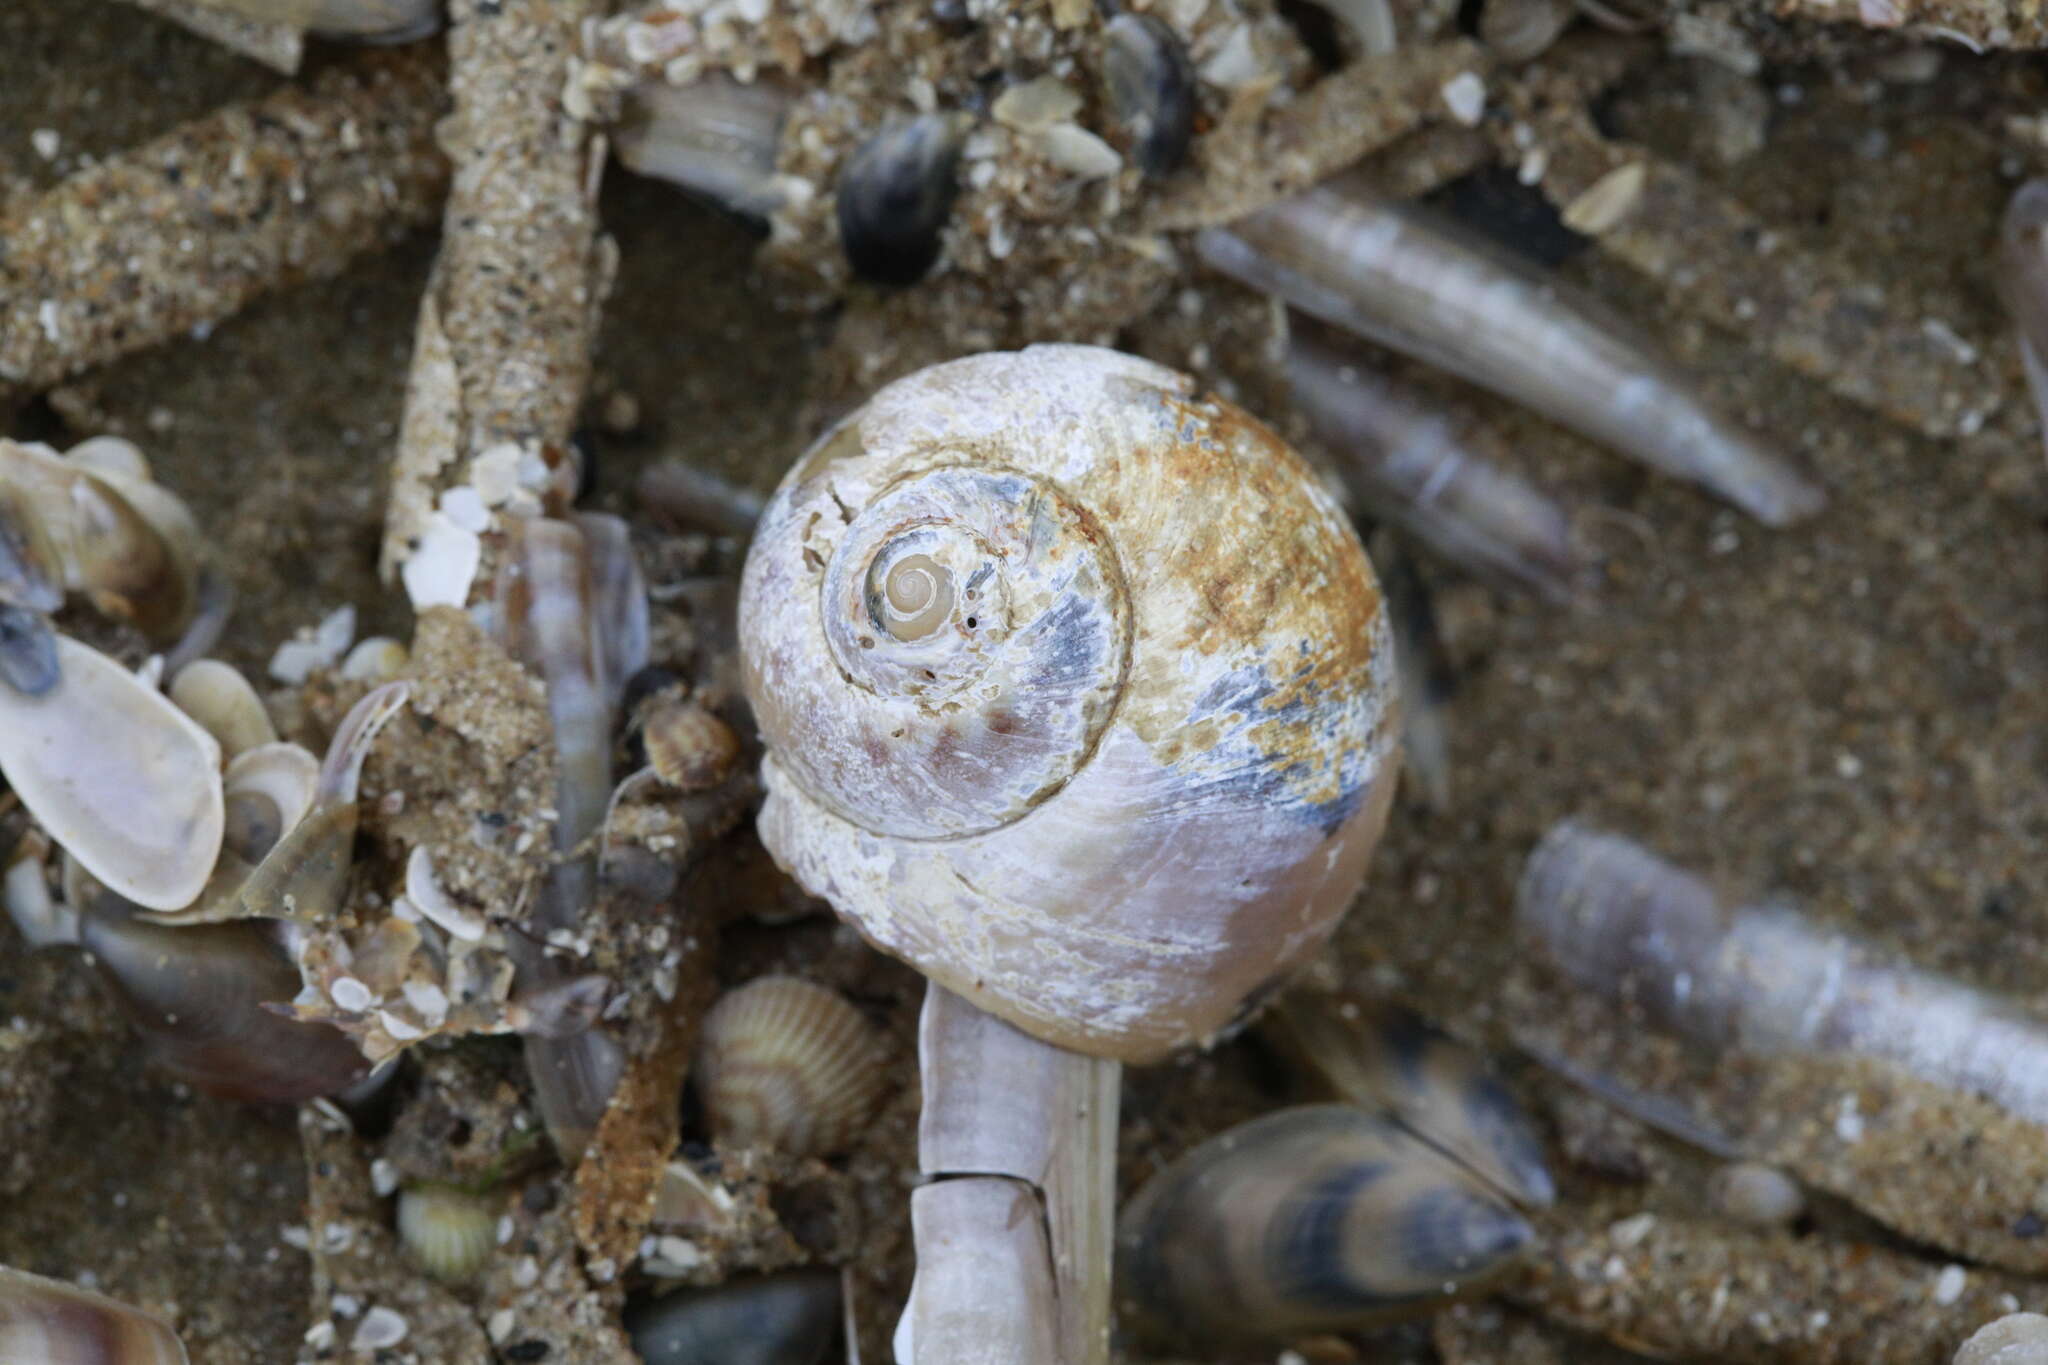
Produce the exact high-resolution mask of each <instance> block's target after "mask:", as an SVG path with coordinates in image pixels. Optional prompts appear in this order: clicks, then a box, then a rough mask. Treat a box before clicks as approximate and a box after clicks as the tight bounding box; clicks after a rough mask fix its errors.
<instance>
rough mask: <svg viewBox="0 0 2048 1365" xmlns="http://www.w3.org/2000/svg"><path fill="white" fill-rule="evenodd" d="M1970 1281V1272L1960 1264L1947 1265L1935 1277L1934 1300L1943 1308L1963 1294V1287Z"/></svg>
mask: <svg viewBox="0 0 2048 1365" xmlns="http://www.w3.org/2000/svg"><path fill="white" fill-rule="evenodd" d="M1969 1282H1970V1275H1969V1272H1968V1271H1966V1270H1964V1269H1963V1268H1962V1267H1961V1266H1959V1265H1945V1266H1943V1267H1942V1268H1941V1273H1940V1274H1939V1275H1936V1276H1935V1277H1934V1301H1935V1302H1936V1303H1938V1304H1940V1305H1941V1306H1942V1307H1943V1308H1946V1307H1948V1306H1949V1305H1950V1304H1952V1303H1954V1302H1955V1301H1956V1300H1957V1299H1960V1298H1961V1297H1962V1296H1963V1289H1964V1286H1966V1285H1967V1284H1968V1283H1969Z"/></svg>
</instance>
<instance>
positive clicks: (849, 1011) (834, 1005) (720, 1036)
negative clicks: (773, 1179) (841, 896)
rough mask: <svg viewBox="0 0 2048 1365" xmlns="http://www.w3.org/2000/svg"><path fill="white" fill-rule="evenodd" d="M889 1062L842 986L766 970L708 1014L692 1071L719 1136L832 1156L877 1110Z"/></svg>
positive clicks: (797, 1152)
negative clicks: (833, 987)
mask: <svg viewBox="0 0 2048 1365" xmlns="http://www.w3.org/2000/svg"><path fill="white" fill-rule="evenodd" d="M887 1061H888V1048H887V1045H886V1044H885V1043H884V1041H883V1039H882V1037H881V1035H880V1034H879V1033H877V1032H876V1030H875V1027H874V1025H872V1024H870V1023H869V1022H868V1020H867V1016H865V1015H863V1014H862V1013H861V1012H860V1011H859V1010H857V1009H855V1008H854V1007H853V1006H852V1005H850V1004H848V1003H847V1002H846V1001H845V1000H844V999H842V998H841V997H840V996H839V995H838V994H837V993H836V992H834V991H831V990H829V989H827V988H826V987H824V986H819V985H815V984H813V983H812V982H809V981H804V980H801V979H800V978H797V977H793V976H765V977H762V978H760V979H759V980H757V981H750V982H748V983H747V984H746V985H744V986H742V987H740V988H739V989H738V990H736V991H731V992H728V993H727V994H726V995H725V996H723V997H722V998H721V999H720V1000H719V1002H718V1003H717V1004H716V1005H714V1006H712V1007H711V1012H710V1013H709V1014H707V1015H705V1017H704V1027H703V1030H702V1031H701V1032H700V1033H699V1035H698V1038H697V1055H696V1060H695V1063H694V1074H695V1076H696V1080H697V1091H698V1094H699V1095H700V1096H701V1097H702V1099H703V1101H704V1112H705V1115H706V1116H707V1117H708V1118H709V1119H710V1122H711V1133H712V1136H713V1137H715V1138H717V1139H718V1141H720V1142H721V1143H725V1144H727V1145H729V1146H733V1147H772V1148H774V1149H775V1150H777V1151H781V1152H787V1153H789V1154H790V1155H791V1156H829V1155H831V1154H832V1153H834V1152H838V1151H842V1150H844V1149H845V1148H846V1147H847V1146H848V1145H850V1144H851V1143H852V1141H853V1139H854V1138H855V1136H856V1135H858V1134H859V1132H860V1130H861V1129H862V1127H864V1126H865V1125H866V1124H867V1122H868V1121H869V1120H870V1119H871V1118H873V1116H874V1112H875V1105H876V1102H877V1101H878V1100H880V1099H881V1096H882V1091H883V1090H884V1088H885V1087H886V1086H887V1084H888V1080H889V1072H888V1066H887Z"/></svg>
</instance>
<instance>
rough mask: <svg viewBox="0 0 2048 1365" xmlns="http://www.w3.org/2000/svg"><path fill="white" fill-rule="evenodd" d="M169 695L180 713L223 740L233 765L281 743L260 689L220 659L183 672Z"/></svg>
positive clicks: (196, 663) (224, 751)
mask: <svg viewBox="0 0 2048 1365" xmlns="http://www.w3.org/2000/svg"><path fill="white" fill-rule="evenodd" d="M169 692H170V698H171V700H172V701H173V702H176V703H177V706H178V709H179V710H180V711H183V712H184V713H185V714H186V715H188V716H190V717H192V719H194V720H196V721H198V722H199V723H200V724H201V725H204V726H205V727H206V731H207V733H208V734H210V735H212V736H213V737H214V738H215V739H217V740H219V741H220V749H221V753H222V754H223V755H224V756H225V757H226V758H227V759H228V760H229V761H231V762H232V761H233V759H234V758H235V756H236V755H237V754H240V753H242V752H243V751H244V750H247V749H253V748H255V747H256V746H257V745H259V744H272V743H275V742H276V741H277V730H276V728H275V727H273V726H272V725H271V723H270V713H269V712H268V711H266V710H264V709H263V699H262V698H261V697H258V696H257V695H256V689H255V688H253V687H251V686H250V685H249V680H248V679H247V678H245V677H243V676H242V675H241V674H240V673H239V672H237V671H236V670H235V669H233V668H231V667H229V666H228V665H227V664H224V663H222V662H221V661H220V660H218V659H198V660H195V661H194V662H192V663H189V664H187V665H186V666H185V667H183V668H181V669H179V670H178V676H177V677H175V678H173V679H171V685H170V688H169Z"/></svg>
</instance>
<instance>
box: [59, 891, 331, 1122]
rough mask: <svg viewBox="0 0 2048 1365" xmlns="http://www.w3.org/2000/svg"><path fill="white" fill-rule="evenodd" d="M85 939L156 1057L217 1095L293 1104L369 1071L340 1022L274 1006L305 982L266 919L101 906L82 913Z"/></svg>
mask: <svg viewBox="0 0 2048 1365" xmlns="http://www.w3.org/2000/svg"><path fill="white" fill-rule="evenodd" d="M79 942H80V943H81V944H82V945H83V946H84V947H85V948H86V950H87V951H89V952H90V953H92V955H93V962H94V965H95V966H96V967H97V968H98V969H99V973H100V977H101V979H102V980H103V981H105V982H106V983H107V985H108V986H109V987H110V988H111V989H112V991H113V994H114V997H115V999H116V1000H117V1001H118V1002H119V1003H120V1005H121V1009H122V1012H123V1013H124V1014H126V1015H127V1016H128V1019H129V1021H130V1022H131V1023H133V1024H134V1025H135V1028H136V1031H137V1032H139V1033H140V1034H141V1035H142V1038H143V1042H144V1044H145V1046H146V1048H147V1050H148V1053H149V1058H150V1060H151V1061H152V1062H154V1063H155V1064H156V1065H158V1066H160V1067H161V1068H163V1069H164V1070H165V1071H167V1072H169V1073H170V1074H171V1075H172V1076H173V1077H175V1078H177V1079H178V1080H181V1081H184V1082H186V1083H188V1084H190V1085H193V1086H196V1087H198V1088H199V1089H201V1090H204V1091H206V1092H208V1093H209V1094H214V1095H219V1096H222V1097H224V1098H227V1099H237V1100H247V1101H252V1102H283V1103H293V1102H296V1101H299V1100H306V1099H311V1098H313V1097H314V1096H315V1095H331V1094H333V1093H334V1092H335V1091H338V1090H341V1089H344V1088H345V1087H347V1086H349V1085H351V1084H353V1083H354V1082H356V1081H358V1080H360V1079H361V1078H362V1077H363V1075H364V1073H365V1072H367V1071H368V1070H369V1065H370V1064H369V1062H368V1061H366V1060H365V1059H364V1057H363V1054H362V1053H361V1052H359V1051H358V1050H357V1049H356V1046H355V1044H354V1043H352V1042H350V1041H349V1040H348V1038H347V1036H346V1035H344V1034H343V1033H341V1032H340V1031H339V1030H338V1029H335V1028H332V1027H330V1026H328V1025H326V1024H318V1023H302V1022H300V1021H299V1020H296V1019H292V1018H289V1017H287V1016H286V1015H284V1014H281V1013H278V1012H276V1011H275V1010H273V1009H271V1008H269V1007H270V1006H274V1005H275V1006H282V1005H284V1004H285V1003H286V1002H287V1001H289V1000H291V999H292V997H293V996H294V995H296V994H297V993H298V991H299V987H300V981H299V973H298V971H297V970H296V969H295V968H293V966H292V964H291V963H290V962H289V961H287V960H286V958H285V956H284V954H283V953H282V952H281V951H279V949H278V947H277V945H276V944H275V943H274V942H273V941H272V938H271V935H270V932H269V929H268V928H267V927H266V926H264V925H261V924H257V923H254V922H250V921H246V920H245V921H240V922H236V923H232V924H199V925H190V926H178V927H175V928H174V927H170V926H167V925H160V924H151V923H149V922H147V921H145V920H142V919H139V918H134V917H130V916H127V915H124V914H122V913H121V912H120V911H118V910H115V911H107V910H99V909H95V910H91V911H87V912H85V913H84V914H83V915H82V917H81V923H80V934H79Z"/></svg>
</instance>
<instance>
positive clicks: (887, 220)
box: [837, 114, 968, 285]
mask: <svg viewBox="0 0 2048 1365" xmlns="http://www.w3.org/2000/svg"><path fill="white" fill-rule="evenodd" d="M967 126H968V124H967V120H966V119H964V118H963V117H961V116H958V115H954V114H920V115H918V116H917V117H916V118H914V119H910V120H908V121H905V122H898V123H892V124H890V125H889V126H887V127H885V128H883V129H882V131H881V132H879V133H876V134H875V135H874V136H873V137H871V138H869V139H868V140H867V141H866V142H864V143H862V144H861V146H860V149H859V150H858V151H856V152H855V153H854V154H853V155H852V157H850V158H849V159H848V160H847V163H846V169H845V170H844V171H842V172H841V173H840V176H839V190H838V198H837V213H838V217H839V245H840V248H841V249H842V250H843V251H845V252H846V260H847V263H848V264H849V265H851V266H852V267H853V273H854V274H856V275H859V276H860V277H861V278H863V279H867V280H873V281H874V282H875V283H877V284H893V285H910V284H916V283H917V282H918V281H919V280H921V279H923V278H924V276H925V272H927V271H929V270H930V269H931V268H932V265H933V264H934V263H935V262H936V261H937V260H938V259H939V248H940V246H941V245H942V243H941V234H942V233H943V231H944V229H945V226H946V219H947V218H948V217H949V216H950V215H951V214H952V212H953V196H954V195H955V193H957V191H958V185H957V184H956V182H955V181H954V178H953V169H954V166H955V164H956V163H957V162H958V161H959V159H960V148H961V145H962V143H963V142H964V141H965V139H966V132H967Z"/></svg>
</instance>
